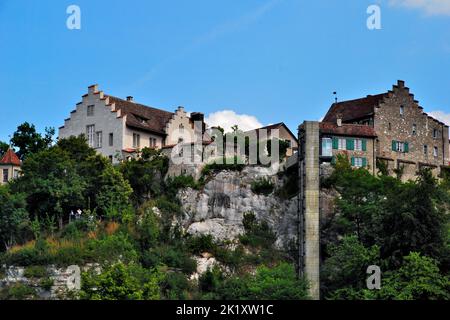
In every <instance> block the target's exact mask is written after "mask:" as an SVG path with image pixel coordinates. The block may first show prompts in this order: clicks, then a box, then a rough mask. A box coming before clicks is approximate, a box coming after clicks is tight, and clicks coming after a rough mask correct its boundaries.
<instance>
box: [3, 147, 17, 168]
mask: <svg viewBox="0 0 450 320" xmlns="http://www.w3.org/2000/svg"><path fill="white" fill-rule="evenodd" d="M0 164H11V165H14V166H20V159H19V157H18V156H17V155H16V154H15V153H14V151H12V149H8V151H6V153H5V154H4V155H3V158H2V159H1V160H0Z"/></svg>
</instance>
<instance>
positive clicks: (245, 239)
mask: <svg viewBox="0 0 450 320" xmlns="http://www.w3.org/2000/svg"><path fill="white" fill-rule="evenodd" d="M242 222H243V224H244V229H245V234H244V235H241V236H240V237H239V240H240V242H241V243H242V244H243V245H248V246H251V247H255V248H271V247H272V246H273V244H274V243H275V241H276V235H275V234H274V233H273V232H272V230H271V228H270V227H269V225H268V223H267V222H265V221H262V222H257V221H256V216H255V214H254V213H253V212H247V213H244V218H243V221H242Z"/></svg>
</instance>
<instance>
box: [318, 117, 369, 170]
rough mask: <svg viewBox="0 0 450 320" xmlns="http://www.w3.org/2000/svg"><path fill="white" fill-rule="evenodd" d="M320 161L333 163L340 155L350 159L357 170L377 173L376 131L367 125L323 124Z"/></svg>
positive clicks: (338, 122) (321, 128)
mask: <svg viewBox="0 0 450 320" xmlns="http://www.w3.org/2000/svg"><path fill="white" fill-rule="evenodd" d="M319 131H320V141H321V145H320V159H321V160H322V161H323V162H333V161H334V160H335V159H336V157H337V155H338V154H343V155H346V156H347V157H348V159H349V160H350V161H351V164H352V166H353V167H355V168H366V169H367V170H369V171H370V172H372V173H375V168H376V161H375V160H376V157H375V139H376V134H375V130H374V129H373V128H372V127H370V126H366V125H360V124H344V123H341V122H340V121H337V122H336V123H334V122H321V123H320V124H319Z"/></svg>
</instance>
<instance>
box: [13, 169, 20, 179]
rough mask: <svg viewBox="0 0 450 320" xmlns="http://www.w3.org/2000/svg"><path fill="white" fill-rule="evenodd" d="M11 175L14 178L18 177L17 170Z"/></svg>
mask: <svg viewBox="0 0 450 320" xmlns="http://www.w3.org/2000/svg"><path fill="white" fill-rule="evenodd" d="M13 177H14V179H17V178H18V177H19V170H14V173H13Z"/></svg>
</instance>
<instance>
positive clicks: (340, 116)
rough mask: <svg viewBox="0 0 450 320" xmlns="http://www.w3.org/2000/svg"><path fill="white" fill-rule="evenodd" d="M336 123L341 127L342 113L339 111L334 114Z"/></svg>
mask: <svg viewBox="0 0 450 320" xmlns="http://www.w3.org/2000/svg"><path fill="white" fill-rule="evenodd" d="M336 124H337V126H338V127H342V114H340V113H338V114H337V115H336Z"/></svg>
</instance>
